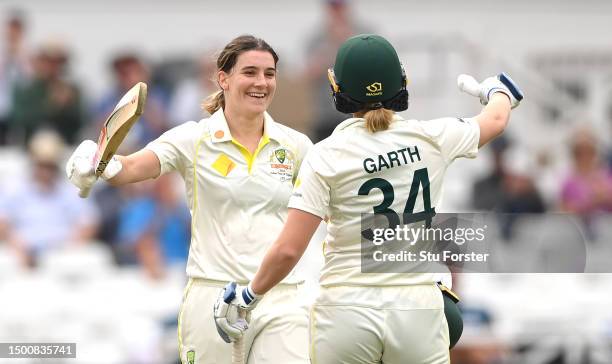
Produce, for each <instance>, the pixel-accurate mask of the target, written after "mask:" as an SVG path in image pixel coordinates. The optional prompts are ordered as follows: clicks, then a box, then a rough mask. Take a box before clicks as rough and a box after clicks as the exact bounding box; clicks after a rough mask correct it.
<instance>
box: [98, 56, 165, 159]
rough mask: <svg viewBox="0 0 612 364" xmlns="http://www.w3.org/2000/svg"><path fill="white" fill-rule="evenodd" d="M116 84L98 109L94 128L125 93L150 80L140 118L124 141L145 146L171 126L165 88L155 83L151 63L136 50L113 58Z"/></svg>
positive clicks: (135, 145) (131, 144) (104, 118)
mask: <svg viewBox="0 0 612 364" xmlns="http://www.w3.org/2000/svg"><path fill="white" fill-rule="evenodd" d="M111 67H112V70H113V75H114V79H115V85H114V87H113V89H112V90H110V91H109V92H107V93H106V95H105V96H104V97H103V98H102V100H100V102H99V103H98V105H97V106H96V107H95V110H94V121H95V124H94V129H95V130H99V129H100V128H101V126H102V124H103V123H104V121H105V120H106V118H107V117H108V115H109V114H110V113H111V112H112V111H113V109H114V108H115V105H116V104H117V102H118V101H119V100H120V99H121V97H122V96H123V95H124V94H125V93H126V92H127V91H128V90H129V89H130V88H132V87H133V86H134V85H135V84H136V83H138V82H140V81H142V82H146V83H147V85H148V88H147V102H146V104H145V110H144V113H143V115H142V116H141V117H140V119H139V120H138V122H137V123H136V124H135V125H134V126H133V127H132V129H131V130H130V133H129V134H128V136H127V138H126V140H125V142H124V144H125V146H123V147H124V148H125V147H129V149H131V150H136V149H140V148H142V147H143V146H144V145H145V144H146V143H147V142H149V141H150V140H152V139H155V138H157V137H158V136H160V135H161V134H162V133H163V132H165V131H166V130H168V129H169V125H168V122H167V113H166V97H165V94H164V92H162V91H160V90H159V89H157V88H155V87H153V85H152V84H151V83H150V82H149V81H150V72H149V68H148V66H147V65H146V64H145V63H144V61H143V60H142V59H141V58H140V56H138V55H137V54H135V53H122V54H119V55H117V56H116V57H115V58H114V59H113V60H112V62H111Z"/></svg>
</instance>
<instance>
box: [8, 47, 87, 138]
mask: <svg viewBox="0 0 612 364" xmlns="http://www.w3.org/2000/svg"><path fill="white" fill-rule="evenodd" d="M68 60H69V56H68V50H67V49H66V47H65V45H64V44H63V43H62V42H60V41H58V40H48V41H46V42H44V43H43V44H42V45H41V47H40V48H39V49H38V51H37V52H36V55H35V56H34V60H33V72H34V73H33V76H32V79H31V80H29V81H28V82H26V83H25V84H23V85H20V86H18V87H17V88H16V89H15V94H14V105H13V111H12V114H11V122H12V124H11V128H12V129H13V130H15V131H16V132H17V133H19V134H22V135H23V138H24V139H25V141H26V143H27V142H28V141H29V139H30V138H31V136H32V135H33V134H34V133H35V132H36V131H37V130H39V129H43V128H48V129H52V130H55V131H56V132H58V133H59V134H60V135H61V136H62V138H63V139H64V141H65V142H67V143H70V144H72V143H75V142H76V141H77V140H78V136H79V131H80V129H81V127H82V126H83V120H84V115H83V113H82V105H81V94H80V91H79V88H78V87H77V85H76V84H75V83H74V82H72V81H70V80H69V78H68V76H67V69H68Z"/></svg>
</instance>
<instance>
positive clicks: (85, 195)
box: [79, 187, 91, 198]
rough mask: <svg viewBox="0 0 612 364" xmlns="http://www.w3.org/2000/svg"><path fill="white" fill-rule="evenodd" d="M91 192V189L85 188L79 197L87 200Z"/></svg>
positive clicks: (80, 191)
mask: <svg viewBox="0 0 612 364" xmlns="http://www.w3.org/2000/svg"><path fill="white" fill-rule="evenodd" d="M90 191H91V187H87V188H83V189H82V190H79V197H80V198H87V196H89V192H90Z"/></svg>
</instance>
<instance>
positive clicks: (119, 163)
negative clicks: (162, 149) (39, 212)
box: [66, 140, 161, 191]
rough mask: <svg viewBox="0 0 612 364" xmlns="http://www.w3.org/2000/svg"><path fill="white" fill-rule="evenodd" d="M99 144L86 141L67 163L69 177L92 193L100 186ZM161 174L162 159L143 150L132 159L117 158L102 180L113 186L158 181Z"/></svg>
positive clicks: (111, 163) (126, 157)
mask: <svg viewBox="0 0 612 364" xmlns="http://www.w3.org/2000/svg"><path fill="white" fill-rule="evenodd" d="M96 149H97V146H96V143H95V142H94V141H92V140H85V141H83V142H82V143H81V144H79V146H78V147H77V148H76V149H75V151H74V152H73V153H72V155H71V156H70V158H69V159H68V162H67V163H66V175H67V176H68V179H69V180H70V182H71V183H72V184H73V185H75V186H76V187H77V188H78V189H79V190H81V191H83V190H88V189H90V188H91V186H93V184H94V183H95V182H96V180H97V177H96V175H95V174H94V167H93V164H92V161H93V159H94V154H95V153H96ZM160 172H161V165H160V162H159V158H158V157H157V155H156V154H155V153H153V152H152V151H150V150H147V149H142V150H140V151H138V152H136V153H133V154H130V155H129V156H118V155H115V156H114V157H113V158H112V159H111V160H110V162H109V163H108V165H107V166H106V169H105V170H104V173H102V175H101V177H102V179H104V180H106V181H108V182H109V183H110V184H112V185H113V186H120V185H124V184H127V183H134V182H140V181H144V180H147V179H151V178H156V177H157V176H159V174H160Z"/></svg>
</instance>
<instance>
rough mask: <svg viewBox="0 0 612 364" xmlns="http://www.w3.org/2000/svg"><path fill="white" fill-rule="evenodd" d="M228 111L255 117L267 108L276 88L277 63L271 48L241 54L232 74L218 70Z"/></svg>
mask: <svg viewBox="0 0 612 364" xmlns="http://www.w3.org/2000/svg"><path fill="white" fill-rule="evenodd" d="M218 76H219V85H220V86H221V88H223V90H224V94H225V108H226V111H228V109H229V110H231V111H232V112H235V113H239V114H243V115H245V116H247V117H253V116H256V115H258V114H263V112H264V111H266V110H267V109H268V106H270V103H271V102H272V99H273V97H274V91H275V90H276V65H275V64H274V57H272V54H270V52H268V51H262V50H252V51H246V52H244V53H242V54H240V55H239V56H238V58H237V60H236V64H235V65H234V67H233V68H232V70H231V71H230V72H229V73H226V72H224V71H219V74H218Z"/></svg>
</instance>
